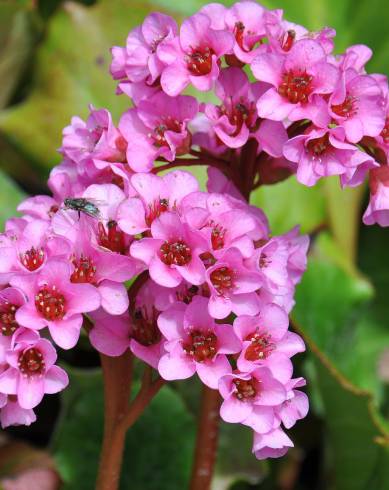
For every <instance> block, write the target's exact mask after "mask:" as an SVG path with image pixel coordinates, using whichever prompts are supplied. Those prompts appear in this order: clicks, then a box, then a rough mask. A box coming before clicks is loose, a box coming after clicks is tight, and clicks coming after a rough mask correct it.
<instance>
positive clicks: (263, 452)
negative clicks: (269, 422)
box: [253, 427, 293, 459]
mask: <svg viewBox="0 0 389 490" xmlns="http://www.w3.org/2000/svg"><path fill="white" fill-rule="evenodd" d="M290 447H293V442H292V441H291V440H290V439H289V437H288V436H287V435H286V434H285V432H284V431H283V430H282V429H281V428H279V427H278V428H277V429H273V430H270V431H269V432H268V433H267V434H258V433H255V434H254V444H253V453H254V454H255V457H256V458H257V459H267V458H280V457H281V456H284V455H285V454H286V453H287V452H288V450H289V448H290Z"/></svg>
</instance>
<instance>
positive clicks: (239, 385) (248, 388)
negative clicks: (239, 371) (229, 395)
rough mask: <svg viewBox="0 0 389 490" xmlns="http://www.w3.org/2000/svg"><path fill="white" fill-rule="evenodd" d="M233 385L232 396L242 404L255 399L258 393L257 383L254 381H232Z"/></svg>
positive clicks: (252, 379)
mask: <svg viewBox="0 0 389 490" xmlns="http://www.w3.org/2000/svg"><path fill="white" fill-rule="evenodd" d="M233 383H234V385H235V391H234V395H235V396H236V398H237V399H238V400H240V401H242V402H245V401H249V400H251V399H253V398H255V397H256V395H257V393H258V382H257V380H256V379H254V378H251V379H248V380H245V379H239V378H237V379H234V380H233Z"/></svg>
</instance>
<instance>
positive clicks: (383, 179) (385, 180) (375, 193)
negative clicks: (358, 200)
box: [363, 165, 389, 226]
mask: <svg viewBox="0 0 389 490" xmlns="http://www.w3.org/2000/svg"><path fill="white" fill-rule="evenodd" d="M363 222H364V223H365V225H373V224H374V223H377V224H378V225H380V226H389V167H388V165H382V166H381V167H378V168H375V169H373V170H371V171H370V201H369V205H368V207H367V209H366V211H365V214H364V215H363Z"/></svg>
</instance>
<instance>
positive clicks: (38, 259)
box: [20, 247, 45, 272]
mask: <svg viewBox="0 0 389 490" xmlns="http://www.w3.org/2000/svg"><path fill="white" fill-rule="evenodd" d="M44 260H45V252H44V250H43V248H35V247H32V248H30V250H27V252H24V253H23V254H21V255H20V261H21V263H22V264H23V265H24V267H25V268H26V269H27V270H29V271H31V272H33V271H36V270H37V269H39V267H40V266H41V265H42V264H43V262H44Z"/></svg>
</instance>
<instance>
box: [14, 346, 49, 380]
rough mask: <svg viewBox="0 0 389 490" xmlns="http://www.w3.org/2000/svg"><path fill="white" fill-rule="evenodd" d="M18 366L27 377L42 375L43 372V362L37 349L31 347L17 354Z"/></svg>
mask: <svg viewBox="0 0 389 490" xmlns="http://www.w3.org/2000/svg"><path fill="white" fill-rule="evenodd" d="M18 366H19V369H20V371H21V372H22V373H23V374H24V375H25V376H27V377H30V376H33V375H35V374H42V373H43V372H44V370H45V361H44V359H43V355H42V353H41V352H40V350H39V349H36V348H35V347H31V348H30V349H27V350H25V351H24V352H21V353H20V354H19V359H18Z"/></svg>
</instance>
